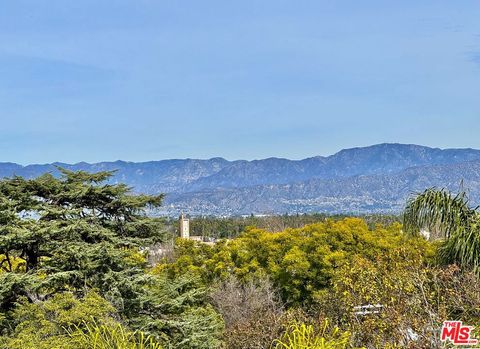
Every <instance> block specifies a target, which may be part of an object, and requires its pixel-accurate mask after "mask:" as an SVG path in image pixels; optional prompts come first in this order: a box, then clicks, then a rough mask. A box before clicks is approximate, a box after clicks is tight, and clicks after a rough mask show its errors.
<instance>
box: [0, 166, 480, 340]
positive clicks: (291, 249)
mask: <svg viewBox="0 0 480 349" xmlns="http://www.w3.org/2000/svg"><path fill="white" fill-rule="evenodd" d="M110 176H111V173H109V172H100V173H97V174H88V173H85V172H69V171H65V170H62V176H61V177H60V178H55V177H53V176H51V175H44V176H42V177H39V178H36V179H32V180H25V179H22V178H18V177H15V178H12V179H4V180H2V181H0V348H5V349H7V348H8V349H20V348H21V349H47V348H48V349H90V348H97V349H100V348H101V349H110V348H111V349H114V348H136V349H159V348H164V349H168V348H178V349H214V348H223V349H250V348H251V349H260V348H277V349H283V348H285V349H287V348H291V349H300V348H303V349H305V348H312V349H322V348H333V349H334V348H439V347H441V344H440V340H439V329H440V327H441V324H442V322H443V321H445V320H454V319H458V320H462V321H465V322H466V323H469V324H476V323H478V322H479V321H480V291H479V290H478V288H477V287H476V285H477V284H478V276H477V272H478V268H476V266H477V264H475V263H476V262H474V261H475V260H476V258H477V257H476V256H477V253H478V249H477V247H476V246H477V245H476V244H475V243H476V241H477V240H475V239H476V237H477V235H476V232H477V231H478V229H477V228H476V227H477V225H476V224H477V223H476V217H477V213H476V211H475V210H472V209H470V208H468V205H467V202H466V201H464V200H465V199H464V197H463V196H457V197H454V196H451V195H450V194H449V193H447V192H440V193H438V192H436V191H433V190H432V191H430V192H426V193H424V194H423V195H422V196H419V197H417V198H416V199H414V200H412V201H410V202H409V204H408V206H407V210H406V215H405V219H406V226H405V228H406V230H407V232H409V233H408V234H406V233H404V232H403V229H404V228H403V227H402V225H401V224H400V223H399V222H398V221H397V219H396V218H395V217H394V218H392V217H376V218H375V217H364V219H361V218H348V217H324V216H321V218H320V216H303V217H302V216H298V217H293V216H292V217H289V216H284V217H263V218H261V219H260V218H256V217H247V218H242V219H241V220H239V221H235V220H231V219H229V220H222V219H220V220H215V219H200V220H196V221H195V220H194V222H196V223H194V224H193V227H194V229H198V226H199V225H198V224H200V223H202V224H207V223H208V224H211V225H210V226H209V228H208V229H212V231H213V230H221V231H223V230H225V233H221V234H220V235H218V236H236V237H235V238H232V239H224V240H218V241H217V242H216V243H209V244H207V243H202V242H197V241H193V240H185V239H176V240H175V242H174V243H172V241H170V240H169V237H168V235H167V234H166V233H165V227H164V224H163V222H162V220H159V219H155V218H151V217H148V216H147V215H146V210H147V209H149V208H151V207H156V206H158V205H160V204H161V201H162V196H146V195H133V194H132V193H131V192H130V191H129V188H127V187H125V186H124V185H122V184H116V185H112V184H105V183H106V181H107V180H108V178H109V177H110ZM432 203H433V204H432ZM450 204H451V205H453V206H452V207H451V208H448V205H450ZM438 209H440V211H438ZM442 210H443V211H442ZM310 220H313V222H310ZM226 222H227V223H228V222H229V224H230V223H231V224H232V225H228V224H226V225H224V226H221V225H220V224H225V223H226ZM239 222H243V223H241V224H244V223H245V224H244V225H238V224H240V223H239ZM247 223H248V224H247ZM306 223H310V224H306ZM196 224H197V225H196ZM305 224H306V225H305ZM206 227H207V226H205V227H204V228H205V229H207V228H206ZM434 228H435V229H437V231H436V232H438V234H436V235H437V236H439V237H441V240H439V241H434V242H430V241H428V240H426V239H424V238H423V237H422V236H421V235H420V234H418V231H419V230H422V229H430V231H434ZM230 230H231V231H230ZM229 231H230V232H229ZM218 236H217V237H218ZM446 251H450V256H451V258H450V259H445V258H438V257H439V256H440V257H444V256H445V254H444V253H445V252H446ZM151 255H155V256H156V258H154V259H152V258H149V257H151ZM468 256H469V257H468ZM472 256H473V257H472ZM467 257H468V258H470V259H468V258H467ZM152 261H155V262H154V263H152ZM362 306H363V307H362Z"/></svg>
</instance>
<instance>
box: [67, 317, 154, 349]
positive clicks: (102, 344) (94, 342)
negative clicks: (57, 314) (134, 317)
mask: <svg viewBox="0 0 480 349" xmlns="http://www.w3.org/2000/svg"><path fill="white" fill-rule="evenodd" d="M69 335H70V340H71V342H72V344H75V346H76V348H79V349H161V346H160V344H158V343H157V342H156V341H155V339H154V338H153V337H151V336H146V335H145V334H144V333H143V332H140V331H135V332H130V331H128V330H127V329H125V327H123V326H122V325H121V324H119V323H116V324H109V325H98V324H96V323H86V322H85V323H84V324H83V326H82V327H79V326H77V327H76V329H75V331H72V332H70V334H69Z"/></svg>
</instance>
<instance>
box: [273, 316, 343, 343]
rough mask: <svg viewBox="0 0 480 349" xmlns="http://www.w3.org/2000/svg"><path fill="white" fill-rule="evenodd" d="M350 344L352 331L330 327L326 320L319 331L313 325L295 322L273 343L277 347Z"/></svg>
mask: <svg viewBox="0 0 480 349" xmlns="http://www.w3.org/2000/svg"><path fill="white" fill-rule="evenodd" d="M349 345H350V333H349V332H342V331H341V330H340V329H339V328H338V327H333V328H332V327H330V326H329V323H328V321H326V320H325V321H324V322H323V323H322V326H321V329H320V330H319V331H318V330H315V328H314V327H313V326H312V325H306V324H304V323H302V324H293V325H291V326H290V327H289V328H288V329H287V330H286V331H285V333H284V334H283V336H282V338H280V339H277V340H275V341H274V343H273V347H274V348H275V349H344V348H348V347H349Z"/></svg>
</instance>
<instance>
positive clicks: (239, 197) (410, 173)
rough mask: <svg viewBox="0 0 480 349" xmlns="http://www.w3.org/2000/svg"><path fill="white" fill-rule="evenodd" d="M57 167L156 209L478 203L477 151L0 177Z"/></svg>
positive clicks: (246, 210) (390, 147)
mask: <svg viewBox="0 0 480 349" xmlns="http://www.w3.org/2000/svg"><path fill="white" fill-rule="evenodd" d="M57 167H63V168H66V169H70V170H84V171H88V172H97V171H104V170H108V171H116V172H115V174H114V176H113V177H112V179H111V183H120V182H122V183H126V184H127V185H129V186H131V187H132V188H133V190H134V191H135V192H138V193H147V194H157V193H166V194H167V196H166V200H165V205H164V207H163V208H162V209H161V210H160V211H159V212H156V213H158V214H168V215H177V214H178V213H179V212H180V211H183V212H186V213H189V214H192V215H217V216H226V215H243V214H251V213H253V214H279V213H282V214H283V213H290V214H293V213H311V212H327V213H372V212H388V213H396V212H399V211H401V209H402V208H403V206H404V204H405V200H406V199H407V198H408V196H409V195H412V193H415V192H419V191H422V190H424V189H426V188H428V187H433V186H435V187H445V188H448V189H450V190H452V191H458V190H460V189H461V185H463V188H464V189H465V190H468V192H469V196H470V198H471V200H472V205H474V204H477V203H480V150H475V149H438V148H429V147H425V146H420V145H411V144H391V143H385V144H377V145H373V146H369V147H359V148H352V149H344V150H341V151H340V152H338V153H336V154H334V155H331V156H326V157H323V156H316V157H311V158H307V159H303V160H288V159H282V158H268V159H263V160H253V161H246V160H237V161H228V160H225V159H223V158H212V159H208V160H197V159H175V160H160V161H150V162H139V163H136V162H125V161H115V162H100V163H93V164H89V163H85V162H81V163H77V164H65V163H53V164H45V165H28V166H21V165H18V164H14V163H0V177H11V176H13V175H18V176H22V177H25V178H34V177H36V176H39V175H41V174H44V173H47V172H51V173H53V174H54V175H58V174H59V172H58V169H57Z"/></svg>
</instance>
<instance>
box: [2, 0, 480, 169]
mask: <svg viewBox="0 0 480 349" xmlns="http://www.w3.org/2000/svg"><path fill="white" fill-rule="evenodd" d="M479 18H480V2H479V1H478V0H475V1H473V0H464V1H463V0H462V1H451V0H450V1H442V0H435V1H433V0H416V1H412V0H403V1H373V0H364V1H358V0H357V1H353V0H352V1H341V0H340V1H322V0H316V1H282V0H275V1H271V0H262V1H260V0H257V1H249V0H242V1H225V0H223V1H221V0H218V1H209V0H205V1H178V0H177V1H173V0H172V1H167V0H135V1H133V0H130V1H124V0H110V1H102V0H81V1H65V0H48V1H47V0H29V1H26V0H15V1H7V0H0V154H1V156H0V161H12V162H18V163H22V164H27V163H44V162H52V161H64V162H78V161H83V160H84V161H90V162H93V161H101V160H117V159H123V160H132V161H144V160H157V159H165V158H184V157H193V158H209V157H213V156H223V157H226V158H228V159H239V158H244V159H253V158H264V157H269V156H279V157H288V158H297V159H298V158H304V157H308V156H313V155H328V154H331V153H333V152H335V151H337V150H339V149H341V148H346V147H353V146H363V145H370V144H374V143H380V142H402V143H417V144H424V145H430V146H438V147H474V148H480V20H479Z"/></svg>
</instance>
